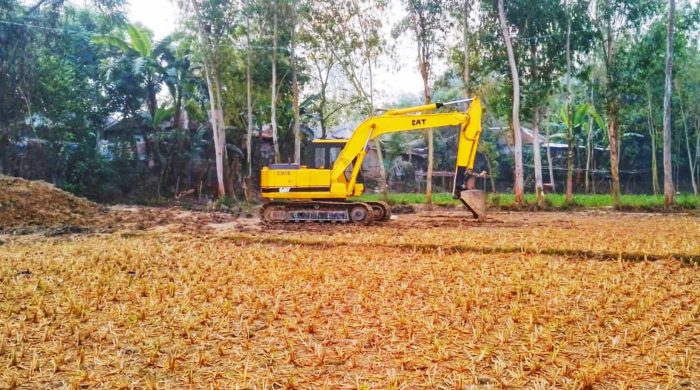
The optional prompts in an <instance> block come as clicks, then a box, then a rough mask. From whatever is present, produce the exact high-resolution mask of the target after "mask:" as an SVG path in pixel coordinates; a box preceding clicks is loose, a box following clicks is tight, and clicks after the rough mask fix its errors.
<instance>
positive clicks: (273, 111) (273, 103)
mask: <svg viewBox="0 0 700 390" xmlns="http://www.w3.org/2000/svg"><path fill="white" fill-rule="evenodd" d="M277 19H278V18H277V0H275V1H274V3H273V5H272V82H271V83H270V87H271V90H272V95H271V97H270V124H271V126H272V144H273V146H274V149H275V162H276V163H279V162H280V159H281V156H280V142H279V134H278V129H277V38H278V36H277Z"/></svg>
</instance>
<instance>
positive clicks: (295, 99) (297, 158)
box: [291, 1, 301, 164]
mask: <svg viewBox="0 0 700 390" xmlns="http://www.w3.org/2000/svg"><path fill="white" fill-rule="evenodd" d="M291 8H292V9H291V11H292V17H291V18H292V22H291V30H292V31H291V63H292V111H293V116H294V163H295V164H299V163H300V162H301V123H299V121H300V119H299V81H298V80H297V58H296V46H297V33H296V30H297V5H296V2H295V1H292V4H291Z"/></svg>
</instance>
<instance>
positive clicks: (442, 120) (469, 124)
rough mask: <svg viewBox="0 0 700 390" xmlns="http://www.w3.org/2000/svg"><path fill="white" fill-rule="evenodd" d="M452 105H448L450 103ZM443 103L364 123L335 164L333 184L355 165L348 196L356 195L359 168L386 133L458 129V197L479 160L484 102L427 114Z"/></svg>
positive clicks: (379, 117) (395, 113)
mask: <svg viewBox="0 0 700 390" xmlns="http://www.w3.org/2000/svg"><path fill="white" fill-rule="evenodd" d="M448 104H449V103H448ZM443 106H444V105H443V104H441V103H434V104H428V105H424V106H418V107H411V108H406V109H398V110H392V111H387V112H386V113H384V114H383V115H379V116H375V117H372V118H369V119H367V120H365V121H364V122H362V123H361V124H360V125H359V126H358V127H357V128H356V129H355V131H354V132H353V134H352V137H350V139H348V141H347V144H346V145H345V148H343V150H342V151H341V152H340V155H339V156H338V158H337V159H336V161H335V164H334V165H333V168H332V170H331V181H333V182H341V181H344V180H345V179H346V178H345V176H344V175H345V172H346V170H347V169H348V167H350V165H351V164H354V166H353V170H352V175H351V176H350V178H347V195H348V196H351V195H352V194H353V193H354V185H355V183H356V182H357V176H358V175H359V171H360V166H361V165H362V161H363V159H364V157H365V151H366V150H367V146H368V145H369V142H370V141H372V140H373V139H375V138H377V137H379V136H382V135H384V134H389V133H396V132H403V131H414V130H425V129H431V128H439V127H447V126H459V128H460V132H459V142H458V149H457V162H456V167H455V179H454V180H455V183H454V184H455V185H454V194H453V195H454V196H455V198H459V196H460V191H462V190H465V189H466V182H467V178H468V175H470V174H471V173H472V169H473V168H474V162H475V160H476V150H477V147H478V144H479V137H480V135H481V113H482V108H481V102H480V100H479V98H474V99H473V100H472V101H471V105H470V106H469V110H468V111H467V113H461V112H446V113H437V114H426V113H425V112H429V111H434V110H437V109H439V108H440V107H443Z"/></svg>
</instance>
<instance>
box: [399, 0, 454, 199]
mask: <svg viewBox="0 0 700 390" xmlns="http://www.w3.org/2000/svg"><path fill="white" fill-rule="evenodd" d="M404 5H405V7H406V12H407V15H406V17H405V18H404V19H403V20H402V21H401V23H400V24H399V25H398V26H397V27H398V28H397V29H396V30H395V34H396V33H398V32H401V31H405V30H410V31H411V32H412V33H413V37H414V38H415V40H416V43H417V49H418V69H419V71H420V74H421V78H422V79H423V97H424V99H425V104H429V103H430V102H431V100H432V91H431V87H430V82H431V78H432V65H433V61H435V60H436V59H437V57H439V56H441V55H442V54H443V52H444V50H445V45H444V43H443V42H444V41H445V38H444V37H445V35H446V33H447V29H448V27H449V25H448V23H446V19H447V11H448V10H449V3H448V1H446V0H404ZM427 140H428V172H427V174H426V178H425V203H426V204H427V205H428V206H430V205H431V204H432V195H433V165H434V149H435V146H434V136H433V129H429V130H428V134H427Z"/></svg>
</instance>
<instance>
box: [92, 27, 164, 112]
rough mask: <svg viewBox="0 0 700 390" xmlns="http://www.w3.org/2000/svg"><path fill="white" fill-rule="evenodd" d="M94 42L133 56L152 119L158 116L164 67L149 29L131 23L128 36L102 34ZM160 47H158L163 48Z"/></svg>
mask: <svg viewBox="0 0 700 390" xmlns="http://www.w3.org/2000/svg"><path fill="white" fill-rule="evenodd" d="M92 41H93V42H94V43H97V44H100V45H106V46H111V47H114V48H116V49H118V50H119V51H120V52H121V53H122V54H123V55H127V56H132V57H133V58H134V59H133V73H134V75H135V76H138V77H140V78H141V79H142V83H143V88H144V90H145V93H146V96H145V98H146V105H147V106H148V113H149V114H150V116H151V119H153V118H155V117H156V111H157V110H158V100H157V95H158V92H160V88H161V84H162V82H163V76H162V73H163V72H162V69H161V66H160V64H159V62H158V56H159V54H160V53H159V52H160V51H161V50H156V48H154V47H153V40H152V39H151V35H150V33H149V31H148V30H146V29H143V28H141V27H138V26H135V25H133V24H129V25H127V26H126V36H124V34H123V32H122V36H118V35H100V36H97V37H94V38H93V39H92ZM161 48H162V47H159V48H157V49H161Z"/></svg>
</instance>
